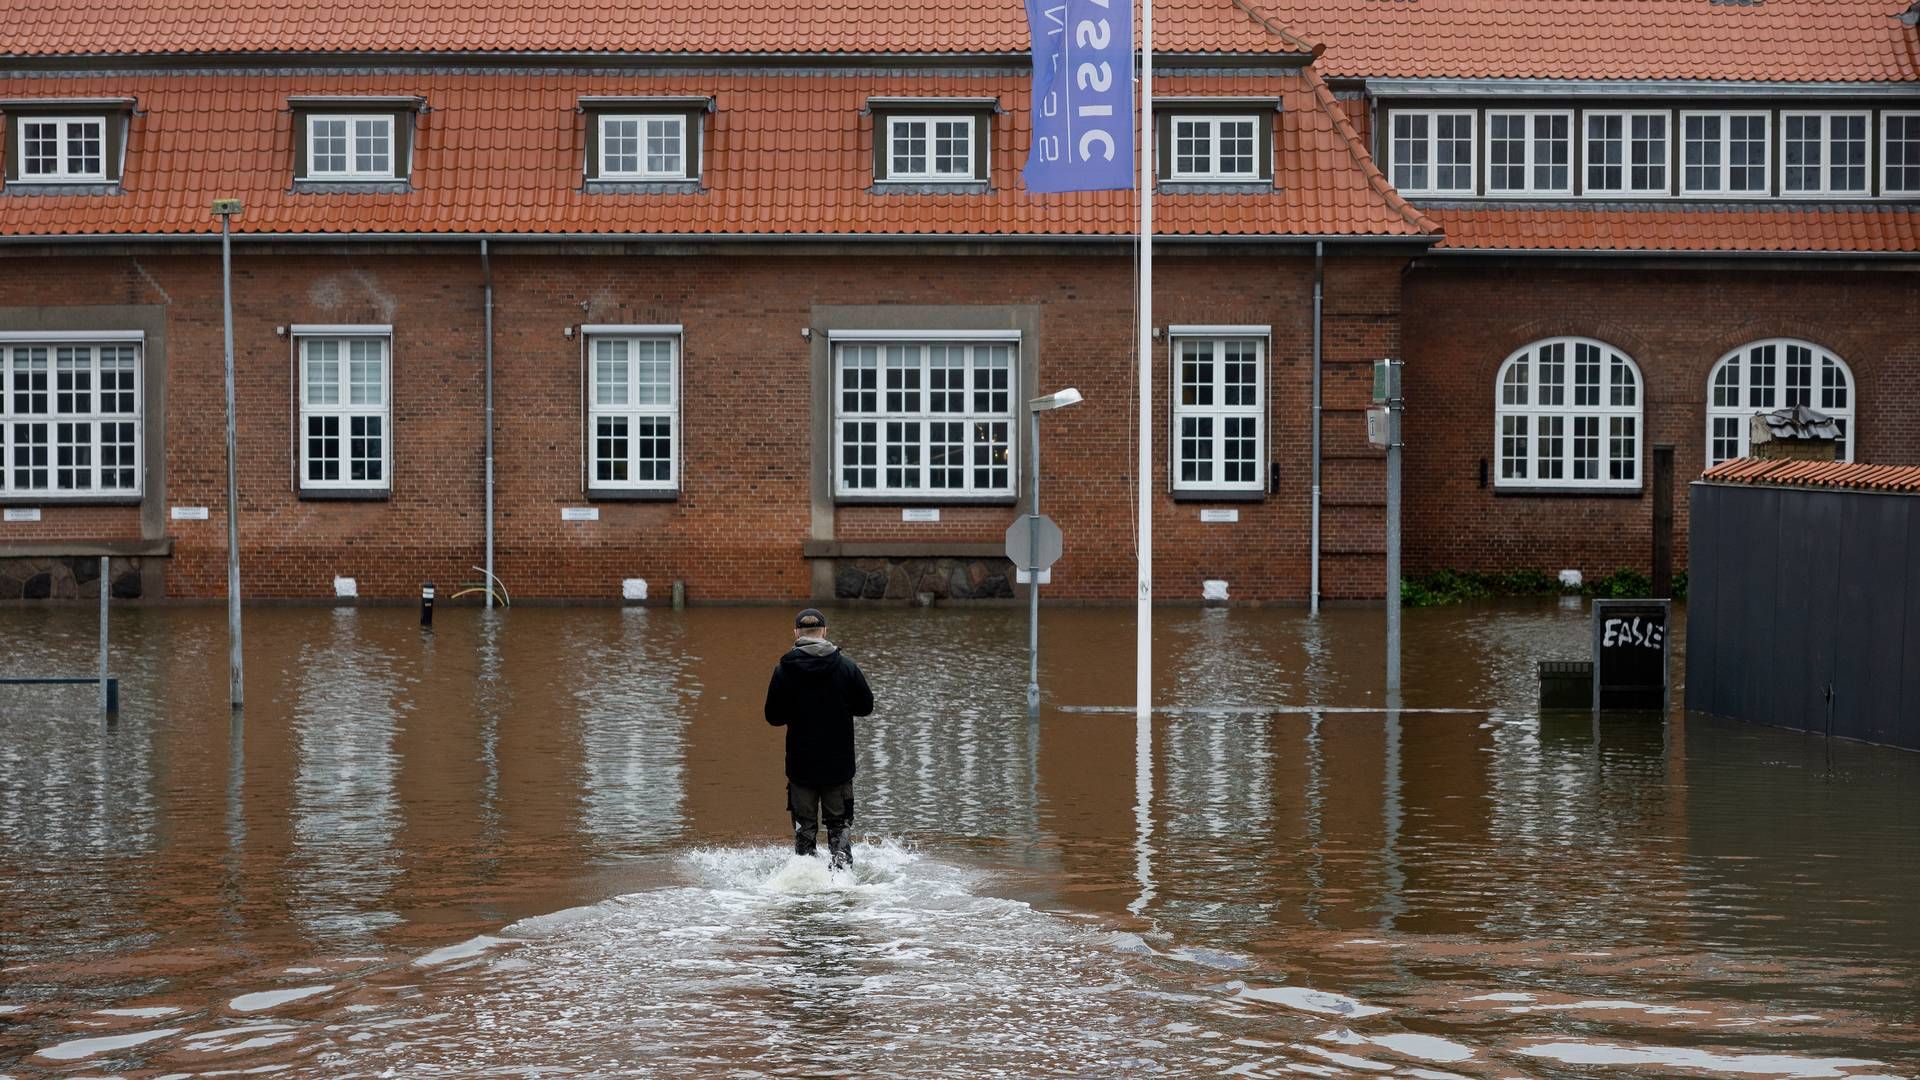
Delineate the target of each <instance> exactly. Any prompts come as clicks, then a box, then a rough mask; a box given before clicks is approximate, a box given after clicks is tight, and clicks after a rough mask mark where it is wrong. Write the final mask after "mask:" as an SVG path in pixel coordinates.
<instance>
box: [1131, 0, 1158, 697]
mask: <svg viewBox="0 0 1920 1080" xmlns="http://www.w3.org/2000/svg"><path fill="white" fill-rule="evenodd" d="M1138 153H1139V157H1140V380H1139V381H1140V436H1139V444H1140V461H1139V464H1138V470H1139V477H1140V492H1139V497H1140V509H1139V515H1138V516H1139V529H1140V535H1139V541H1138V546H1139V549H1140V555H1139V566H1140V579H1139V589H1138V593H1137V596H1136V599H1135V605H1136V607H1135V623H1136V631H1135V633H1136V635H1137V640H1136V641H1135V649H1134V652H1135V655H1134V686H1133V701H1134V715H1135V716H1136V717H1137V718H1138V719H1140V720H1146V719H1147V718H1148V716H1149V715H1150V713H1151V712H1152V709H1153V179H1154V176H1153V174H1154V169H1153V0H1140V142H1139V150H1138Z"/></svg>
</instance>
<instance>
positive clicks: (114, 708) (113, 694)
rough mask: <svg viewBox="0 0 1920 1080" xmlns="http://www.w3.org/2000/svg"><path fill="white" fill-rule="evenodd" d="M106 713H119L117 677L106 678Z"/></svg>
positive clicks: (116, 714) (112, 714) (118, 681)
mask: <svg viewBox="0 0 1920 1080" xmlns="http://www.w3.org/2000/svg"><path fill="white" fill-rule="evenodd" d="M107 715H108V716H118V715H120V680H119V679H117V678H114V679H108V680H107Z"/></svg>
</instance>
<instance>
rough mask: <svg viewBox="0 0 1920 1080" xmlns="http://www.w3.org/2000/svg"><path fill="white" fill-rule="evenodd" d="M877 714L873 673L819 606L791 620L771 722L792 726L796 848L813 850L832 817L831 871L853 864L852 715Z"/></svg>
mask: <svg viewBox="0 0 1920 1080" xmlns="http://www.w3.org/2000/svg"><path fill="white" fill-rule="evenodd" d="M872 713H873V691H872V690H870V689H868V687H867V677H866V676H865V675H862V674H861V673H860V666H859V665H858V664H855V663H854V662H853V660H852V659H851V658H849V657H848V656H847V654H846V653H843V652H841V651H840V647H839V646H838V645H835V644H834V643H832V642H830V641H828V640H827V617H826V616H825V615H822V614H820V612H819V611H818V610H817V609H815V608H808V609H806V610H805V611H802V612H801V613H800V614H799V615H798V616H796V617H795V618H794V620H793V648H792V650H790V651H789V652H788V653H787V654H786V655H785V656H783V657H781V658H780V665H779V666H778V667H776V668H774V669H773V679H772V680H771V681H769V682H768V683H767V723H769V724H772V725H773V726H774V727H785V728H786V729H787V809H788V810H790V811H791V812H792V813H793V850H794V854H796V855H811V854H813V847H814V837H815V836H816V835H818V831H819V828H820V826H819V824H818V822H819V821H820V820H825V821H826V823H827V850H828V851H830V852H832V853H833V869H835V870H844V869H846V868H848V867H850V866H852V865H853V842H852V841H851V840H850V839H848V837H847V828H848V826H850V825H852V824H853V768H854V765H853V718H854V717H856V716H868V715H871V714H872Z"/></svg>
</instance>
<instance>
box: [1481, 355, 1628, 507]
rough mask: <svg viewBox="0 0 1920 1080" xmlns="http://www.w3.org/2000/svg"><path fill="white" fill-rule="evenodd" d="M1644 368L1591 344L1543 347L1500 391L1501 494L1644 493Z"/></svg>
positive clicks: (1499, 381) (1511, 364)
mask: <svg viewBox="0 0 1920 1080" xmlns="http://www.w3.org/2000/svg"><path fill="white" fill-rule="evenodd" d="M1640 436H1641V394H1640V368H1639V367H1638V365H1636V364H1635V363H1634V362H1633V360H1632V359H1631V358H1629V357H1628V356H1627V355H1626V354H1625V353H1623V352H1621V351H1620V350H1618V349H1615V348H1614V347H1613V346H1611V345H1607V344H1604V343H1602V342H1599V341H1594V340H1592V339H1590V338H1579V337H1558V338H1548V339H1546V340H1544V341H1536V342H1534V343H1533V344H1531V345H1528V346H1527V347H1526V348H1524V349H1521V350H1519V351H1518V352H1515V353H1514V354H1513V355H1512V356H1509V357H1507V360H1506V363H1504V364H1502V365H1500V373H1499V375H1498V377H1497V378H1496V379H1495V384H1494V460H1495V461H1496V462H1498V467H1497V468H1496V470H1495V476H1496V480H1495V483H1494V486H1495V487H1500V488H1522V489H1524V488H1595V489H1608V488H1613V489H1620V488H1628V489H1637V488H1639V487H1640V443H1641V437H1640Z"/></svg>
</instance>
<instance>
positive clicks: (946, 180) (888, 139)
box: [875, 109, 993, 184]
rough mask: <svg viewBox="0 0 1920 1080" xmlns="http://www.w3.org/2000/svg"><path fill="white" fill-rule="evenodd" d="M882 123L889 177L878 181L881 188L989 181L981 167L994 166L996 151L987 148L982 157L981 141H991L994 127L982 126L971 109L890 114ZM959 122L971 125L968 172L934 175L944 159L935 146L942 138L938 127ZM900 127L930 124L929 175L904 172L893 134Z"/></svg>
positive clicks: (886, 115) (928, 128) (928, 144)
mask: <svg viewBox="0 0 1920 1080" xmlns="http://www.w3.org/2000/svg"><path fill="white" fill-rule="evenodd" d="M881 120H882V123H881V125H880V127H881V129H882V130H881V132H880V134H881V137H882V140H883V141H882V143H881V145H882V146H883V147H884V148H885V149H883V150H882V151H881V157H882V159H883V160H884V161H885V162H886V166H887V175H886V176H884V177H881V178H878V179H877V180H876V181H875V182H876V183H881V184H979V183H985V182H986V179H987V178H986V176H985V175H983V174H982V170H981V165H980V163H981V161H983V160H985V161H988V162H991V161H992V160H993V158H992V150H991V148H990V147H988V148H985V149H986V152H985V153H982V149H983V147H982V146H981V142H980V140H982V139H985V138H987V137H988V136H987V132H989V131H990V130H991V128H992V125H991V124H985V123H982V122H981V120H980V116H979V115H978V114H977V113H975V112H974V111H972V110H970V109H954V110H944V111H943V110H925V109H923V110H901V111H888V112H887V113H886V114H885V115H884V116H883V117H881ZM956 122H957V123H964V124H966V125H967V152H966V162H967V168H966V171H965V172H964V173H941V172H933V171H931V170H932V168H933V165H934V163H935V162H936V161H937V160H938V159H939V156H940V155H939V154H938V153H937V152H936V150H935V146H936V144H937V141H938V139H939V136H938V134H936V132H935V128H934V125H937V124H943V123H956ZM899 124H926V125H927V135H926V138H927V155H926V156H927V168H928V170H929V171H927V172H917V173H910V172H902V171H901V170H900V163H899V160H898V159H897V158H896V157H895V156H894V130H893V129H894V127H895V126H896V125H899Z"/></svg>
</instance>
